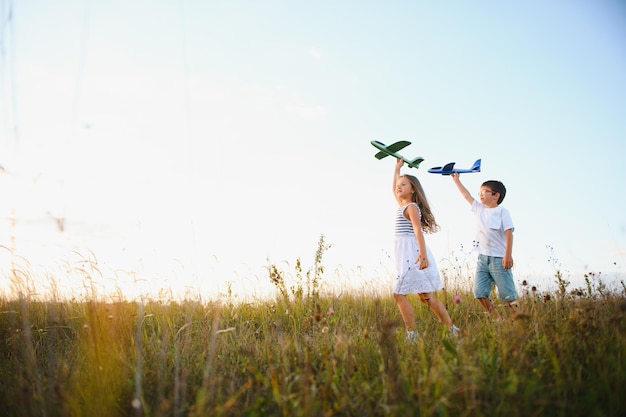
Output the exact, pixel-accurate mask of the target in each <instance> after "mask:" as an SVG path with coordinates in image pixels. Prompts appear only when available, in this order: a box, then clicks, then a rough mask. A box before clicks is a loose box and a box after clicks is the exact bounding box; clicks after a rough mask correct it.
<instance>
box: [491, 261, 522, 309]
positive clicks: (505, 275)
mask: <svg viewBox="0 0 626 417" xmlns="http://www.w3.org/2000/svg"><path fill="white" fill-rule="evenodd" d="M493 259H494V262H493V263H492V264H491V275H492V276H493V279H494V281H495V283H496V287H497V288H498V294H499V295H500V300H502V301H504V302H505V303H506V304H507V307H508V310H509V313H510V314H516V313H517V310H518V309H519V303H518V302H517V290H516V289H515V281H514V279H513V271H512V270H511V269H504V267H503V266H502V258H493Z"/></svg>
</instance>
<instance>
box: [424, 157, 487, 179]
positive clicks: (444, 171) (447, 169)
mask: <svg viewBox="0 0 626 417" xmlns="http://www.w3.org/2000/svg"><path fill="white" fill-rule="evenodd" d="M428 172H430V173H431V174H441V175H450V174H452V173H453V172H458V173H459V174H461V173H464V172H480V159H477V160H476V162H474V165H472V167H471V168H470V169H458V168H455V167H454V162H450V163H449V164H446V165H445V166H443V167H433V168H431V169H429V170H428Z"/></svg>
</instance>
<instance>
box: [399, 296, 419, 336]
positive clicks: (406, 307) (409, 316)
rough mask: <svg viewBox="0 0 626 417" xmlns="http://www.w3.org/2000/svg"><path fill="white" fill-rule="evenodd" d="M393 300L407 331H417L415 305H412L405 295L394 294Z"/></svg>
mask: <svg viewBox="0 0 626 417" xmlns="http://www.w3.org/2000/svg"><path fill="white" fill-rule="evenodd" d="M393 299H394V300H395V301H396V304H397V305H398V308H399V309H400V315H401V316H402V321H404V327H406V331H407V332H409V331H412V330H415V328H416V327H417V326H416V324H415V311H413V305H411V302H410V301H409V299H408V298H406V295H404V294H394V295H393Z"/></svg>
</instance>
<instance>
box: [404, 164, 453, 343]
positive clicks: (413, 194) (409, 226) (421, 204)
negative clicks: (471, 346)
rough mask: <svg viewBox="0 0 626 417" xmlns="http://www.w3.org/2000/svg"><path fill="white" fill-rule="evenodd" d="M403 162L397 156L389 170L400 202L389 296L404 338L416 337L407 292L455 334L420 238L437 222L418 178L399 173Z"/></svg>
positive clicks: (434, 267) (436, 272) (432, 263)
mask: <svg viewBox="0 0 626 417" xmlns="http://www.w3.org/2000/svg"><path fill="white" fill-rule="evenodd" d="M403 164H404V161H403V160H402V159H400V158H398V160H397V162H396V168H395V170H394V174H393V193H394V195H395V197H396V200H397V201H398V204H399V205H400V207H399V208H398V211H397V214H396V247H395V255H396V270H397V273H398V276H397V278H396V285H395V288H394V290H393V298H394V300H395V302H396V304H397V305H398V308H399V309H400V314H401V315H402V320H403V321H404V325H405V327H406V337H407V339H408V340H410V341H416V340H417V330H416V324H415V312H414V311H413V306H412V304H411V302H410V301H409V300H408V299H407V294H418V295H419V298H420V301H421V302H423V303H424V304H426V305H428V306H429V307H430V309H431V310H432V312H433V313H434V314H435V316H437V318H438V319H439V322H440V323H441V324H443V325H444V326H445V327H446V328H447V329H448V330H449V331H450V332H451V333H452V334H453V335H455V336H456V335H457V334H458V332H459V329H458V328H457V327H456V326H455V325H453V324H452V320H451V319H450V316H449V315H448V312H447V311H446V308H445V306H444V305H443V303H442V302H441V301H439V299H438V298H437V295H436V294H435V291H438V290H440V289H442V288H443V285H442V284H441V278H440V277H439V270H438V269H437V265H436V264H435V260H434V258H433V256H432V254H431V253H430V250H429V249H428V247H426V242H425V240H424V232H426V233H434V232H436V231H437V230H439V226H438V225H437V222H436V221H435V217H434V216H433V213H432V212H431V211H430V206H429V205H428V201H427V200H426V195H425V194H424V190H423V189H422V186H421V184H420V182H419V181H418V179H417V178H415V177H414V176H412V175H400V168H402V165H403Z"/></svg>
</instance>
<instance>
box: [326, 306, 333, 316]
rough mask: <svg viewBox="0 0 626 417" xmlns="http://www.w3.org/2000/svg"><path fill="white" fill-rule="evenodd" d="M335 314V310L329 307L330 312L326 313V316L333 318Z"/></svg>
mask: <svg viewBox="0 0 626 417" xmlns="http://www.w3.org/2000/svg"><path fill="white" fill-rule="evenodd" d="M333 314H335V310H334V309H333V308H332V307H328V310H327V311H326V315H327V316H332V315H333Z"/></svg>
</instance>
